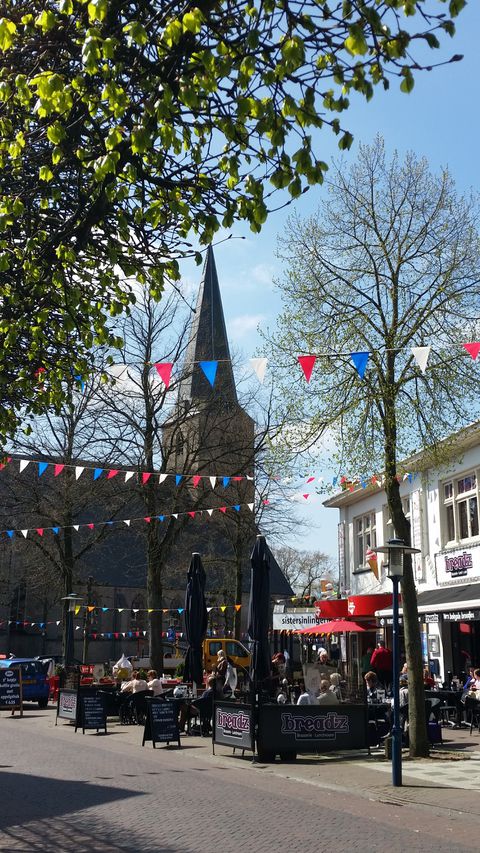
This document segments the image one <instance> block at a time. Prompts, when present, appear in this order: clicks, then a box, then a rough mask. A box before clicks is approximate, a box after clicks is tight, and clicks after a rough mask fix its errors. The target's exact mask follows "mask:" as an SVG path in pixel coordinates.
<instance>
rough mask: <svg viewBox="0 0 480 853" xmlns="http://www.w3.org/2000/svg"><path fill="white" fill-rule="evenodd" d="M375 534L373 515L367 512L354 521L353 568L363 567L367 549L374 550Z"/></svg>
mask: <svg viewBox="0 0 480 853" xmlns="http://www.w3.org/2000/svg"><path fill="white" fill-rule="evenodd" d="M376 544H377V534H376V528H375V513H374V512H369V513H367V515H362V516H360V518H356V519H355V567H356V568H357V569H359V568H362V567H364V566H365V554H366V552H367V550H368V549H369V548H375V546H376Z"/></svg>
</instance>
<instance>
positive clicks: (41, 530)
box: [35, 527, 43, 536]
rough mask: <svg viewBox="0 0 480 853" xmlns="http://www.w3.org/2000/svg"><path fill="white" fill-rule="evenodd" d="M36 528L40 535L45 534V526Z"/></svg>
mask: <svg viewBox="0 0 480 853" xmlns="http://www.w3.org/2000/svg"><path fill="white" fill-rule="evenodd" d="M35 530H36V531H37V533H38V535H39V536H43V527H36V528H35Z"/></svg>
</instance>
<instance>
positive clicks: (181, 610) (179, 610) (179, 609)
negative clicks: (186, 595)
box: [177, 607, 184, 615]
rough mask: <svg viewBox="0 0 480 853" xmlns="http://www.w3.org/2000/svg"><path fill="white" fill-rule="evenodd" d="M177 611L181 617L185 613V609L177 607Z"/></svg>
mask: <svg viewBox="0 0 480 853" xmlns="http://www.w3.org/2000/svg"><path fill="white" fill-rule="evenodd" d="M177 610H178V612H179V613H180V615H181V614H182V613H183V611H184V608H183V607H177Z"/></svg>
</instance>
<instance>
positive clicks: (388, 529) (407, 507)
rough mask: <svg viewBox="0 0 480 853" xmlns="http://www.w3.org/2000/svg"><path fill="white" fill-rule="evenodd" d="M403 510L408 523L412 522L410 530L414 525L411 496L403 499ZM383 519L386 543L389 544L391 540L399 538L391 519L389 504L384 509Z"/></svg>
mask: <svg viewBox="0 0 480 853" xmlns="http://www.w3.org/2000/svg"><path fill="white" fill-rule="evenodd" d="M402 509H403V513H404V515H405V518H406V519H407V521H409V522H410V529H411V525H412V501H411V498H410V495H407V497H405V498H402ZM383 517H384V519H385V542H388V540H389V539H396V538H398V536H397V532H396V530H395V527H394V526H393V521H392V519H391V518H390V513H389V510H388V504H386V505H385V506H384V508H383Z"/></svg>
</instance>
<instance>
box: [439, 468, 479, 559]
mask: <svg viewBox="0 0 480 853" xmlns="http://www.w3.org/2000/svg"><path fill="white" fill-rule="evenodd" d="M443 510H444V512H443V518H444V525H443V542H444V544H448V543H450V542H463V541H464V540H466V539H473V538H475V536H478V535H479V516H478V482H477V476H476V474H475V473H474V472H471V473H469V474H465V475H464V476H463V477H459V478H458V479H455V480H449V482H448V483H444V484H443Z"/></svg>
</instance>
